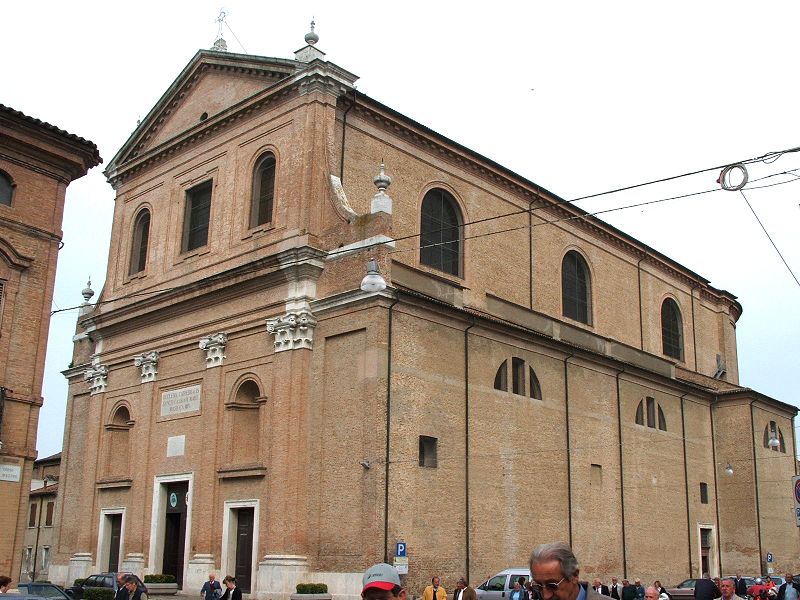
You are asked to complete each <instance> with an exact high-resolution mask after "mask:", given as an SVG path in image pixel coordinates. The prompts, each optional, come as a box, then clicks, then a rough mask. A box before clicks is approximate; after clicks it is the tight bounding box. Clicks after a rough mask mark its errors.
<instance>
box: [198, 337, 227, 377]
mask: <svg viewBox="0 0 800 600" xmlns="http://www.w3.org/2000/svg"><path fill="white" fill-rule="evenodd" d="M227 343H228V336H227V335H225V334H224V333H212V334H211V335H207V336H206V337H204V338H200V349H201V350H205V351H206V369H210V368H212V367H219V366H221V365H222V361H223V360H224V359H225V346H226V344H227Z"/></svg>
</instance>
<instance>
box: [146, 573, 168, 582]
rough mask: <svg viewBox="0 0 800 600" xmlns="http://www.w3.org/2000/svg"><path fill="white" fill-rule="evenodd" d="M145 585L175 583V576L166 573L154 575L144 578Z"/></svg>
mask: <svg viewBox="0 0 800 600" xmlns="http://www.w3.org/2000/svg"><path fill="white" fill-rule="evenodd" d="M144 582H145V583H175V575H168V574H164V573H154V574H153V575H145V576H144Z"/></svg>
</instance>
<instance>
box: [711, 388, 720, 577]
mask: <svg viewBox="0 0 800 600" xmlns="http://www.w3.org/2000/svg"><path fill="white" fill-rule="evenodd" d="M714 398H715V399H716V398H719V396H714ZM708 414H709V416H710V417H711V459H712V460H713V461H714V500H715V504H716V511H717V559H718V561H717V566H718V567H719V576H720V577H722V541H721V540H720V531H719V488H718V487H717V485H718V484H717V443H716V441H715V439H714V404H710V405H709V406H708Z"/></svg>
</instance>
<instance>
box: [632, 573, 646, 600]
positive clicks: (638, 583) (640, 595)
mask: <svg viewBox="0 0 800 600" xmlns="http://www.w3.org/2000/svg"><path fill="white" fill-rule="evenodd" d="M633 585H634V587H635V588H636V600H644V586H643V585H642V580H641V579H639V578H638V577H637V578H636V579H635V580H634V582H633Z"/></svg>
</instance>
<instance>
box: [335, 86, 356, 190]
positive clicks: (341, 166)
mask: <svg viewBox="0 0 800 600" xmlns="http://www.w3.org/2000/svg"><path fill="white" fill-rule="evenodd" d="M355 105H356V88H353V103H352V104H351V105H350V106H348V107H347V108H346V109H345V110H344V114H343V115H342V157H341V160H340V162H339V181H341V182H342V183H344V141H345V138H346V137H347V113H349V112H350V110H351V109H352V108H353V107H354V106H355Z"/></svg>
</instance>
